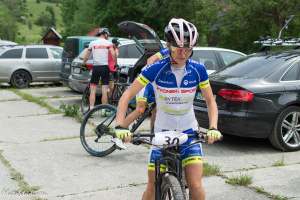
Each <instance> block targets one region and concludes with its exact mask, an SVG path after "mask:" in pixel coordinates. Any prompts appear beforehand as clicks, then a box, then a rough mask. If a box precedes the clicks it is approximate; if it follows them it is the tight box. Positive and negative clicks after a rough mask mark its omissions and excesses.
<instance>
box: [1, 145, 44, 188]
mask: <svg viewBox="0 0 300 200" xmlns="http://www.w3.org/2000/svg"><path fill="white" fill-rule="evenodd" d="M2 152H3V151H1V150H0V161H1V162H2V164H3V165H4V166H5V167H7V168H8V170H9V173H10V176H11V179H13V180H15V181H16V182H17V183H18V187H19V188H18V191H17V192H19V193H23V194H33V193H34V192H36V191H38V190H39V189H40V187H38V186H30V185H29V184H28V183H27V182H26V181H25V180H24V176H23V175H22V174H21V173H20V172H18V171H17V170H16V169H15V168H13V167H12V166H11V164H10V163H9V161H8V160H7V159H5V158H4V156H3V155H2Z"/></svg>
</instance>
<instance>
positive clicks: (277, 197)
mask: <svg viewBox="0 0 300 200" xmlns="http://www.w3.org/2000/svg"><path fill="white" fill-rule="evenodd" d="M252 188H254V189H255V191H256V192H257V193H260V194H263V195H266V196H267V197H269V198H270V199H273V200H288V198H287V197H284V196H280V195H273V194H271V193H269V192H267V191H265V189H264V188H263V187H252Z"/></svg>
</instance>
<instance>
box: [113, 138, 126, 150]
mask: <svg viewBox="0 0 300 200" xmlns="http://www.w3.org/2000/svg"><path fill="white" fill-rule="evenodd" d="M111 141H112V142H113V143H115V145H116V146H117V149H119V150H125V149H127V147H126V146H125V145H124V143H123V142H122V140H120V139H119V138H112V139H111Z"/></svg>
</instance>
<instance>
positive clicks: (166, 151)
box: [155, 146, 182, 200]
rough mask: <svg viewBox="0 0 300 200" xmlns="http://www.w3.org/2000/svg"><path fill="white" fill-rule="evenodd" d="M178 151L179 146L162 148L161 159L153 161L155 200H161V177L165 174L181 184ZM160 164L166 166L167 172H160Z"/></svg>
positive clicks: (180, 166)
mask: <svg viewBox="0 0 300 200" xmlns="http://www.w3.org/2000/svg"><path fill="white" fill-rule="evenodd" d="M178 151H179V146H176V147H171V148H162V155H163V156H162V158H161V159H160V160H156V161H155V200H161V195H162V192H161V184H162V177H163V176H164V175H165V174H173V175H174V176H175V177H177V178H178V180H179V182H180V184H182V165H181V160H180V154H179V153H178ZM161 164H165V165H166V169H167V171H165V172H161V171H160V165H161Z"/></svg>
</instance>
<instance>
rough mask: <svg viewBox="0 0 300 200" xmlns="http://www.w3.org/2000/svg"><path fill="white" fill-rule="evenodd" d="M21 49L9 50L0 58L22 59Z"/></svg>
mask: <svg viewBox="0 0 300 200" xmlns="http://www.w3.org/2000/svg"><path fill="white" fill-rule="evenodd" d="M22 52H23V49H10V50H8V51H6V52H4V53H3V54H2V55H1V56H0V58H2V59H6V58H16V59H17V58H21V57H22Z"/></svg>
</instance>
